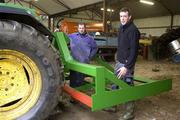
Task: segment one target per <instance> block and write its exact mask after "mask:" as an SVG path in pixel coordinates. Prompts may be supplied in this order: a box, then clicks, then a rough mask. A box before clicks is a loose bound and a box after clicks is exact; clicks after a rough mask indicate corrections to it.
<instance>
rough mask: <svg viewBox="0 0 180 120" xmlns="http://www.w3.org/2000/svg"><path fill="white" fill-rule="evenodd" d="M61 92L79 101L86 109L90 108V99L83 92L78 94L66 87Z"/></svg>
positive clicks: (76, 91)
mask: <svg viewBox="0 0 180 120" xmlns="http://www.w3.org/2000/svg"><path fill="white" fill-rule="evenodd" d="M63 90H64V91H65V92H66V93H68V94H69V95H70V96H71V97H73V98H74V99H76V100H78V101H80V102H81V103H83V104H85V105H87V106H88V107H90V108H92V98H91V97H90V96H88V95H86V94H85V93H83V92H80V91H78V90H76V89H74V88H72V87H70V86H68V85H64V86H63Z"/></svg>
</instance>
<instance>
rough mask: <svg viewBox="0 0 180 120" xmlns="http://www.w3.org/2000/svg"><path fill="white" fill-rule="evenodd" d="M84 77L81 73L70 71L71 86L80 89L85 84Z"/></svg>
mask: <svg viewBox="0 0 180 120" xmlns="http://www.w3.org/2000/svg"><path fill="white" fill-rule="evenodd" d="M84 77H85V75H84V74H83V73H79V72H76V71H72V70H71V71H70V76H69V79H70V86H71V87H79V86H81V85H82V84H83V82H84Z"/></svg>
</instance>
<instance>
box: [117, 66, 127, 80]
mask: <svg viewBox="0 0 180 120" xmlns="http://www.w3.org/2000/svg"><path fill="white" fill-rule="evenodd" d="M117 72H119V73H118V75H117V77H118V79H120V78H121V77H122V76H125V75H126V72H127V68H126V67H121V68H119V69H118V70H117Z"/></svg>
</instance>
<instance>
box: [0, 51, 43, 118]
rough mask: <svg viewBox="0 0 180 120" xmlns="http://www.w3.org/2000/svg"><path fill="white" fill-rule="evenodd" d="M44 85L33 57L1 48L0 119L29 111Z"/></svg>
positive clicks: (18, 115) (17, 115) (15, 116)
mask: <svg viewBox="0 0 180 120" xmlns="http://www.w3.org/2000/svg"><path fill="white" fill-rule="evenodd" d="M41 87H42V80H41V74H40V70H39V69H38V67H37V66H36V64H35V63H34V61H33V60H32V59H30V58H29V57H28V56H26V55H25V54H23V53H20V52H18V51H14V50H6V49H3V50H0V120H11V119H16V118H18V117H20V116H22V115H23V114H24V113H26V112H28V111H29V110H30V109H31V108H32V107H33V106H34V105H35V104H36V102H37V100H38V98H39V96H40V92H41Z"/></svg>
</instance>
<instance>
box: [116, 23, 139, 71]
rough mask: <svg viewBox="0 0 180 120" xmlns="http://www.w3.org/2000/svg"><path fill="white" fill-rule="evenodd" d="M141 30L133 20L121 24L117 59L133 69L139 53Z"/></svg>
mask: <svg viewBox="0 0 180 120" xmlns="http://www.w3.org/2000/svg"><path fill="white" fill-rule="evenodd" d="M139 39H140V32H139V30H138V29H137V27H136V26H135V25H134V23H133V22H129V23H127V24H126V25H121V26H120V28H119V33H118V48H117V60H118V61H119V62H120V63H123V64H125V67H126V68H127V69H133V68H134V65H135V62H136V58H137V55H138V48H139Z"/></svg>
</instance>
